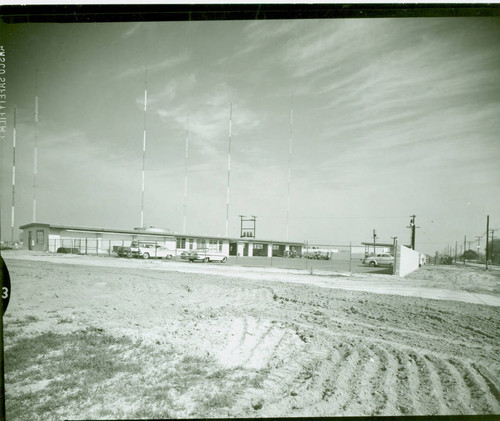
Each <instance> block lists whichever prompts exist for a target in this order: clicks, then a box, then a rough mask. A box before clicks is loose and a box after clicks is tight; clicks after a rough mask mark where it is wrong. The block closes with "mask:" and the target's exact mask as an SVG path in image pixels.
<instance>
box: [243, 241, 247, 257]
mask: <svg viewBox="0 0 500 421" xmlns="http://www.w3.org/2000/svg"><path fill="white" fill-rule="evenodd" d="M243 256H248V243H245V245H244V246H243Z"/></svg>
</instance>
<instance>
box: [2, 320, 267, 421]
mask: <svg viewBox="0 0 500 421" xmlns="http://www.w3.org/2000/svg"><path fill="white" fill-rule="evenodd" d="M267 375H268V372H264V371H258V372H253V371H246V370H242V369H241V368H238V369H224V368H221V367H220V365H219V364H218V362H217V361H216V360H215V358H214V357H212V356H201V357H200V356H196V355H182V354H180V353H179V351H177V350H175V349H173V348H172V347H171V346H170V345H169V344H165V345H162V346H157V345H155V346H153V345H145V344H142V343H141V341H135V342H134V341H133V340H132V339H130V338H128V337H114V336H112V335H109V334H108V333H106V332H105V331H104V330H102V329H98V328H88V329H85V330H79V331H75V332H72V333H67V334H60V333H53V332H44V333H41V334H39V335H37V336H24V335H23V336H18V337H17V338H14V339H12V345H10V347H9V348H7V349H6V350H5V378H6V410H7V419H9V421H15V420H26V419H64V418H70V419H103V418H114V419H132V418H133V419H137V418H149V419H151V418H163V419H164V418H179V417H181V418H182V417H197V418H199V417H206V416H215V417H216V416H227V414H228V413H230V408H231V406H233V405H234V403H235V402H236V400H237V399H238V397H239V396H241V395H243V394H244V393H245V390H246V389H247V388H249V387H254V388H255V387H261V386H262V382H263V380H264V379H265V377H267Z"/></svg>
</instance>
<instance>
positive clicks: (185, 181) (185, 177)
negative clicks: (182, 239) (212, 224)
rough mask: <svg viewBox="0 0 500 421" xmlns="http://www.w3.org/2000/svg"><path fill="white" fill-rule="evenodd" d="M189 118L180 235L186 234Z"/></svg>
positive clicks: (187, 122)
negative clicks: (182, 219) (182, 218)
mask: <svg viewBox="0 0 500 421" xmlns="http://www.w3.org/2000/svg"><path fill="white" fill-rule="evenodd" d="M188 127H189V117H188V119H187V121H186V151H185V154H184V221H183V224H182V233H183V234H186V214H187V162H188V148H189V130H188Z"/></svg>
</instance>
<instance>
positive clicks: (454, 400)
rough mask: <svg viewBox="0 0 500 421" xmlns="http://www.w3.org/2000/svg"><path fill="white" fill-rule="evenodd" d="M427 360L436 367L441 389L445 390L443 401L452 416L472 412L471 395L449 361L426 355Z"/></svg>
mask: <svg viewBox="0 0 500 421" xmlns="http://www.w3.org/2000/svg"><path fill="white" fill-rule="evenodd" d="M426 358H427V359H428V360H429V361H431V362H432V364H433V365H434V367H435V369H436V371H437V375H438V377H439V380H440V382H441V387H442V390H443V399H444V402H445V404H446V406H447V407H448V409H449V411H448V412H450V413H452V414H464V413H469V412H470V394H468V391H467V392H466V391H465V390H464V388H465V389H466V387H465V386H464V382H463V379H462V378H461V376H460V375H459V374H457V371H456V369H454V367H453V366H452V365H451V364H449V363H448V362H447V361H445V360H443V359H441V358H439V357H436V356H429V355H426Z"/></svg>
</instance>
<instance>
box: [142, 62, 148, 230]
mask: <svg viewBox="0 0 500 421" xmlns="http://www.w3.org/2000/svg"><path fill="white" fill-rule="evenodd" d="M147 104H148V71H147V70H146V77H145V79H144V134H143V142H142V200H141V228H144V181H145V180H144V169H145V166H146V111H147Z"/></svg>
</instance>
